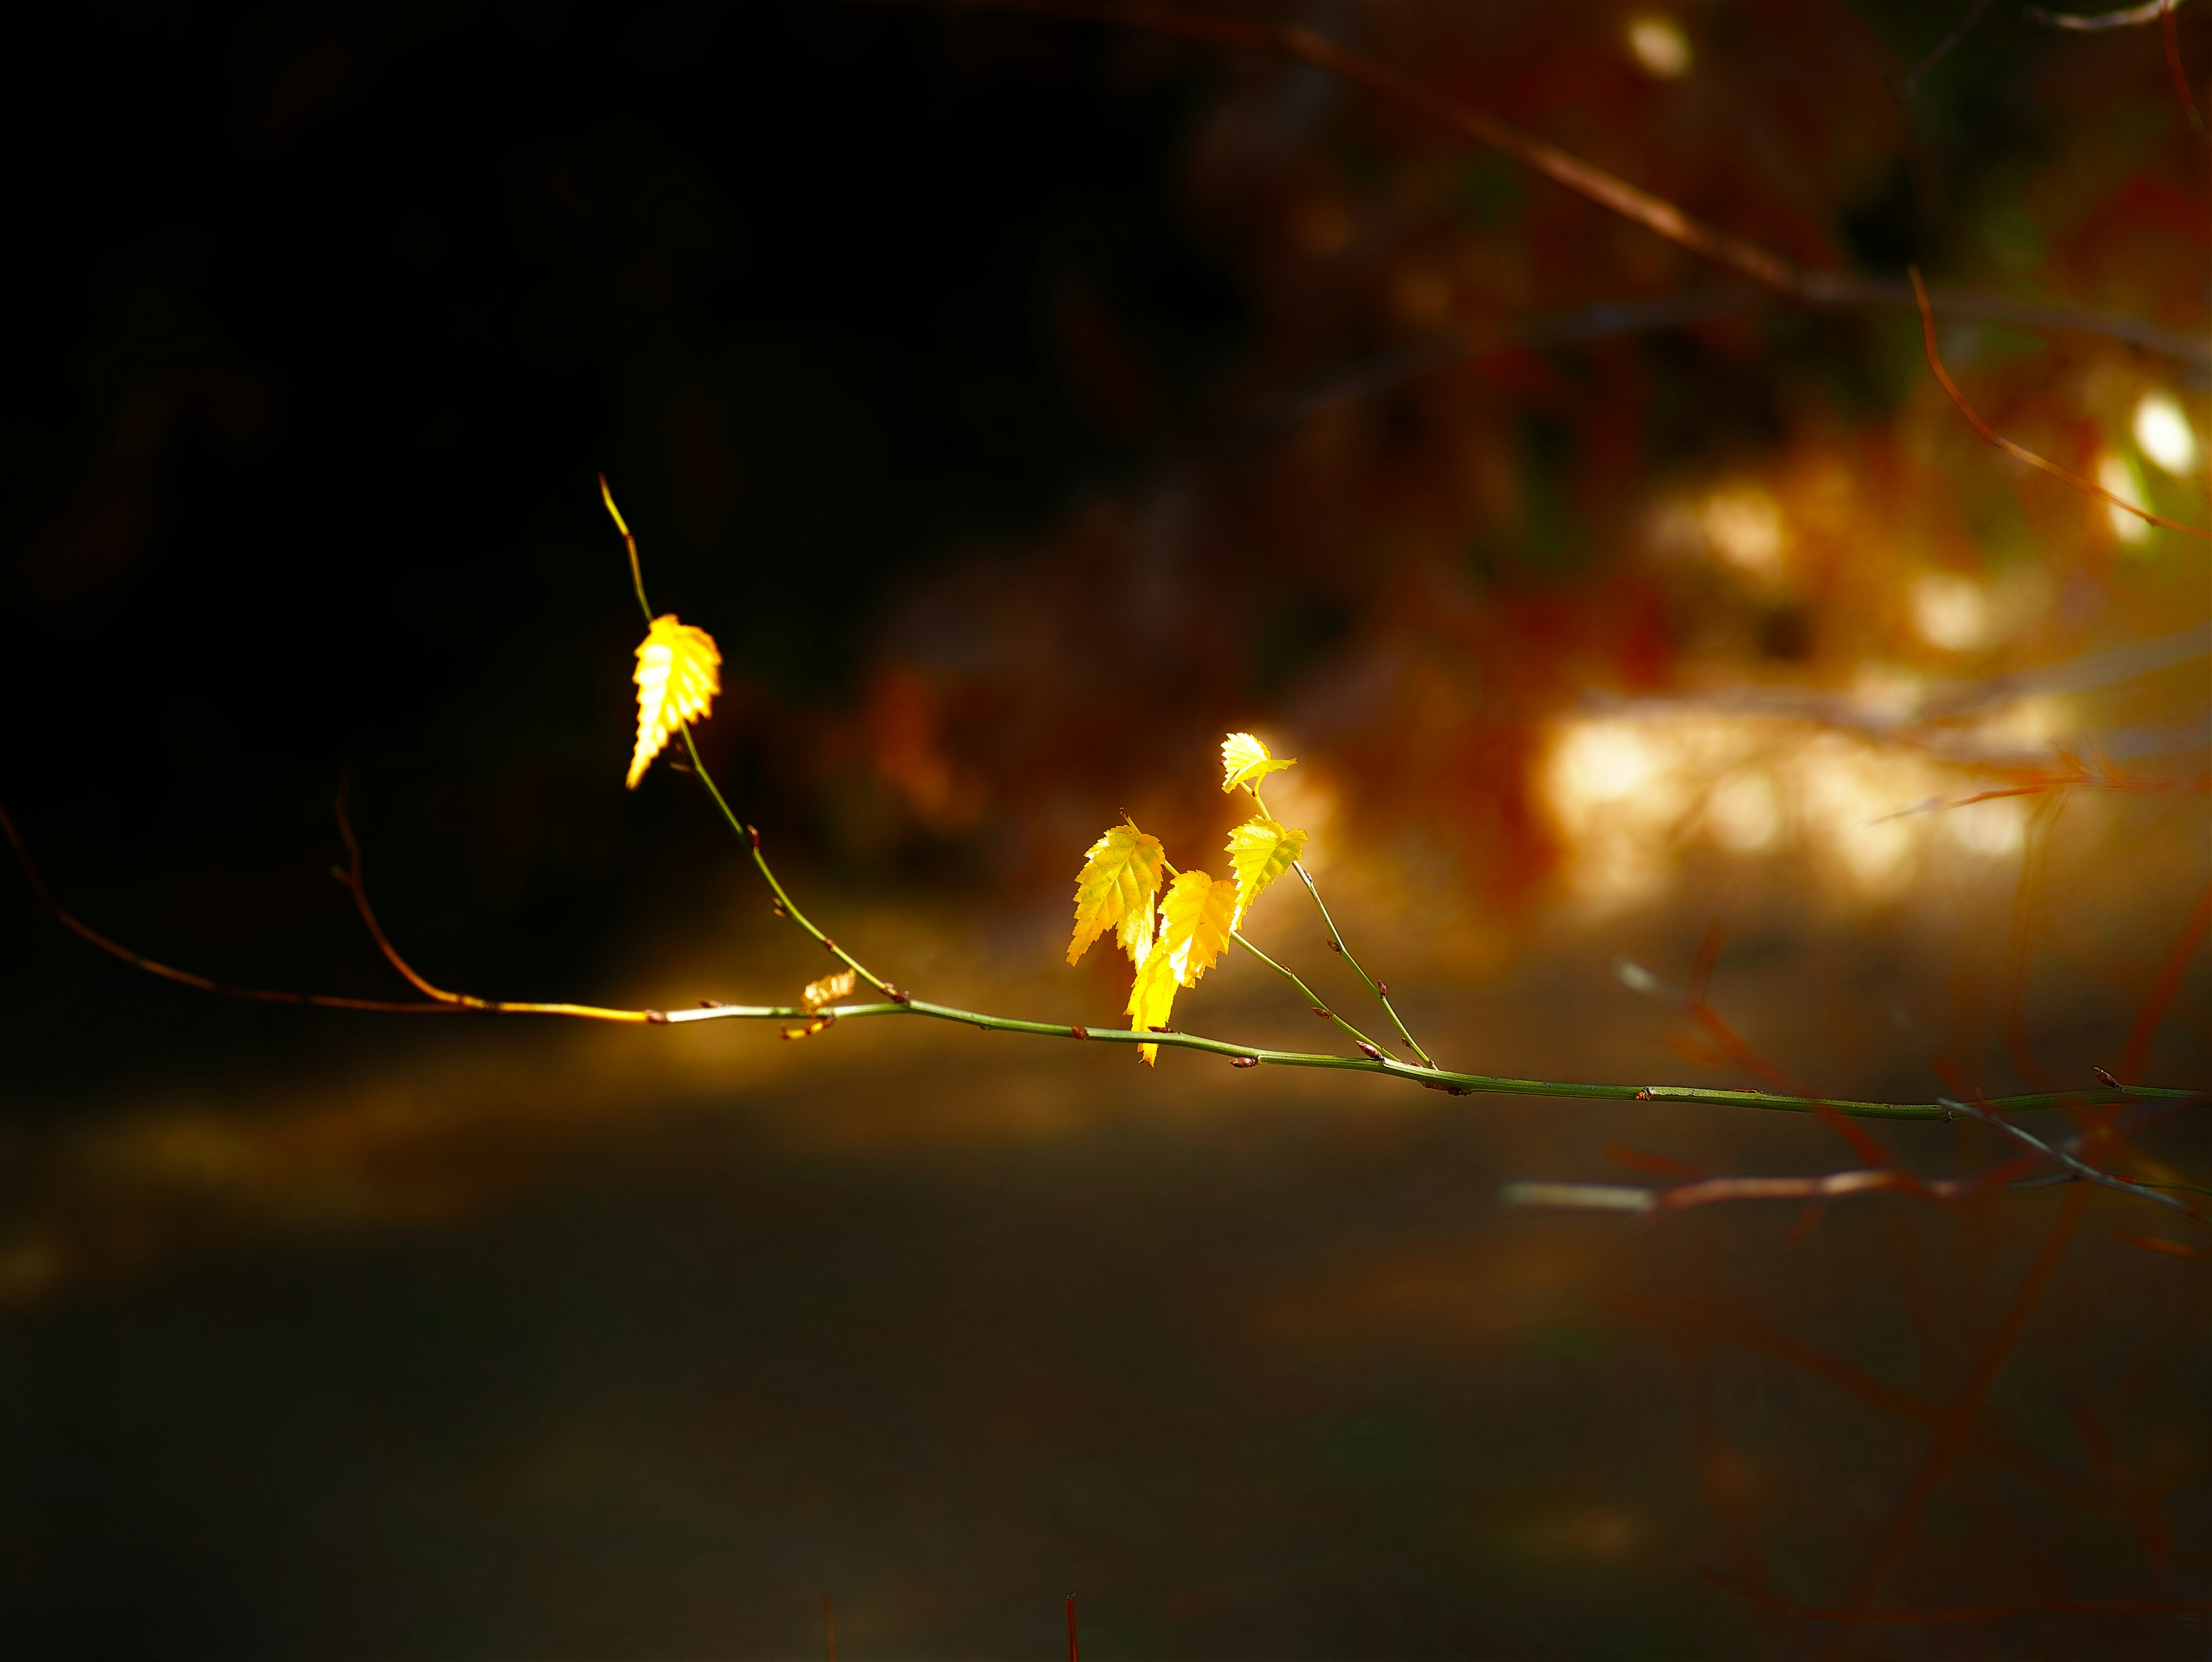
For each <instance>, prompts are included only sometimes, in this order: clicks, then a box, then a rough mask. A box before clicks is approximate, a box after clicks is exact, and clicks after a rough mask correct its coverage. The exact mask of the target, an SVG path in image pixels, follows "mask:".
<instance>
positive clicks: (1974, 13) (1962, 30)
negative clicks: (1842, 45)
mask: <svg viewBox="0 0 2212 1662" xmlns="http://www.w3.org/2000/svg"><path fill="white" fill-rule="evenodd" d="M1988 9H1990V0H1974V3H1973V5H1972V7H1971V8H1969V9H1968V10H1967V12H1966V15H1965V16H1964V17H1962V18H1960V20H1959V21H1957V22H1956V23H1954V24H1953V25H1952V26H1951V32H1950V33H1948V34H1947V35H1945V36H1944V37H1943V38H1942V40H1938V41H1937V42H1936V44H1935V45H1934V46H1931V47H1929V49H1928V55H1927V56H1926V57H1925V58H1922V59H1921V60H1920V61H1919V62H1918V63H1917V64H1914V65H1913V66H1912V70H1911V73H1910V74H1909V75H1906V76H1903V77H1901V78H1900V79H1899V80H1896V81H1893V82H1891V83H1890V90H1891V91H1892V92H1893V93H1895V94H1897V97H1898V101H1899V103H1902V102H1903V101H1904V100H1906V99H1908V98H1910V97H1911V96H1912V94H1913V93H1914V91H1915V90H1916V89H1917V88H1918V87H1919V85H1920V83H1921V82H1922V81H1923V80H1924V79H1926V78H1927V75H1928V72H1929V70H1932V69H1934V68H1935V67H1936V65H1937V64H1940V63H1942V61H1943V60H1944V59H1945V58H1948V57H1949V56H1950V55H1951V49H1952V48H1953V47H1954V46H1957V45H1958V44H1959V42H1960V40H1962V39H1963V38H1964V37H1965V35H1966V31H1967V30H1968V29H1970V28H1972V27H1974V25H1975V24H1976V23H1977V22H1978V21H1981V15H1982V14H1983V13H1984V12H1985V11H1987V10H1988Z"/></svg>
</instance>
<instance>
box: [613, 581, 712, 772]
mask: <svg viewBox="0 0 2212 1662" xmlns="http://www.w3.org/2000/svg"><path fill="white" fill-rule="evenodd" d="M721 669H722V654H721V652H720V649H719V648H716V646H715V645H714V636H711V635H709V634H708V633H707V631H706V630H703V629H694V628H693V627H692V626H691V625H690V624H679V623H678V622H677V621H676V614H675V613H674V612H667V613H665V614H664V615H662V616H660V617H658V618H654V619H653V627H652V628H651V629H649V630H647V631H646V636H645V641H644V643H643V644H642V645H641V646H640V647H639V648H638V649H637V673H636V674H635V676H634V677H633V678H632V679H635V681H636V682H637V744H636V746H635V748H634V749H633V750H632V751H631V752H630V756H629V781H628V782H629V788H631V789H632V790H635V789H636V788H637V782H638V781H639V780H641V779H642V778H644V777H645V770H646V769H647V768H648V767H650V766H652V765H653V758H654V757H656V756H658V755H659V754H660V752H661V751H662V749H663V748H664V747H665V746H666V745H667V743H668V740H669V739H670V737H671V735H672V734H674V733H675V732H676V730H677V728H678V727H681V726H683V725H684V723H686V722H690V721H702V720H703V719H705V717H706V715H707V713H708V705H710V704H711V703H713V702H714V695H715V694H716V693H718V692H720V691H721V690H722V676H721Z"/></svg>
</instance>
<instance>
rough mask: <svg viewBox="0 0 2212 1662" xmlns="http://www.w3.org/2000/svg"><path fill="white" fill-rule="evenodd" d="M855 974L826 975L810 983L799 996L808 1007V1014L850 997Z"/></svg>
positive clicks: (849, 972)
mask: <svg viewBox="0 0 2212 1662" xmlns="http://www.w3.org/2000/svg"><path fill="white" fill-rule="evenodd" d="M853 982H854V977H853V972H852V971H850V970H840V971H838V972H837V973H836V975H825V976H823V977H822V979H821V980H819V981H810V982H808V983H806V990H805V992H803V993H801V994H799V1002H800V1003H802V1004H804V1005H805V1007H806V1013H807V1014H809V1015H811V1014H814V1013H815V1012H816V1011H817V1010H819V1009H820V1008H822V1007H823V1005H825V1004H835V1003H836V1002H837V1001H839V1000H841V999H842V998H845V997H847V996H848V995H850V994H851V992H852V990H853Z"/></svg>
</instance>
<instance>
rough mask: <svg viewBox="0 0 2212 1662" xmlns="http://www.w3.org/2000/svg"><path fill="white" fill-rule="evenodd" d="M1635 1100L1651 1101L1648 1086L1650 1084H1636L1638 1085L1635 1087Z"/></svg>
mask: <svg viewBox="0 0 2212 1662" xmlns="http://www.w3.org/2000/svg"><path fill="white" fill-rule="evenodd" d="M1636 1100H1637V1101H1638V1102H1650V1101H1651V1100H1652V1096H1651V1087H1650V1086H1648V1085H1639V1086H1638V1087H1636Z"/></svg>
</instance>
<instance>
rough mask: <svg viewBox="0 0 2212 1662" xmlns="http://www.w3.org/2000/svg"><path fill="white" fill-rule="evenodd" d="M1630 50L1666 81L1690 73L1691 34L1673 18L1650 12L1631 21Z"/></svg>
mask: <svg viewBox="0 0 2212 1662" xmlns="http://www.w3.org/2000/svg"><path fill="white" fill-rule="evenodd" d="M1628 50H1629V52H1630V54H1631V55H1632V56H1633V57H1634V58H1635V59H1636V61H1637V62H1638V64H1642V65H1643V66H1644V69H1645V70H1646V71H1648V72H1649V73H1650V74H1652V75H1656V76H1659V77H1660V79H1662V80H1663V81H1672V80H1673V79H1674V78H1675V76H1680V75H1683V74H1686V73H1687V71H1688V70H1689V67H1690V37H1689V36H1688V35H1686V34H1685V33H1682V26H1681V25H1680V24H1679V23H1677V22H1676V21H1674V19H1673V18H1671V17H1664V16H1661V15H1657V14H1656V13H1646V14H1645V15H1643V16H1641V17H1632V18H1631V19H1629V21H1628Z"/></svg>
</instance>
